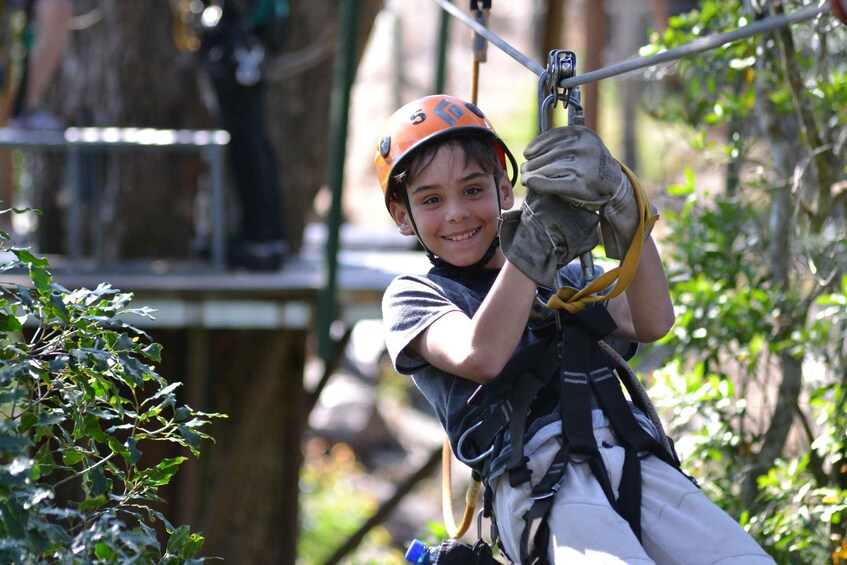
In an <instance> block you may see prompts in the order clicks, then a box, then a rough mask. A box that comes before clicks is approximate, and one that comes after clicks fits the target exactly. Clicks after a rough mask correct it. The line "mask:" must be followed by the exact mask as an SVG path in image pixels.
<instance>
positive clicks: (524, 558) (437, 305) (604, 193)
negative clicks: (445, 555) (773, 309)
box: [375, 95, 773, 564]
mask: <svg viewBox="0 0 847 565" xmlns="http://www.w3.org/2000/svg"><path fill="white" fill-rule="evenodd" d="M525 156H526V157H527V159H528V160H527V162H526V163H525V164H524V166H523V167H522V172H523V176H524V179H523V180H524V182H525V183H528V186H529V187H530V190H528V192H527V199H526V202H525V203H524V205H523V207H522V209H521V210H520V211H514V212H509V213H507V214H506V215H504V216H503V217H502V218H501V217H500V212H501V209H506V210H508V209H510V208H511V207H512V206H513V204H514V194H513V183H514V180H515V179H514V178H512V179H510V178H509V176H508V174H507V170H506V169H507V167H506V161H507V159H508V160H509V161H510V162H511V165H512V170H513V171H514V169H515V161H514V158H513V157H512V155H511V154H510V153H509V151H508V149H507V148H506V146H505V144H504V143H503V142H502V140H500V138H499V137H498V136H497V134H496V133H495V131H494V129H493V128H492V126H491V124H490V123H489V122H488V120H487V119H486V118H485V117H484V115H483V114H482V112H481V111H479V109H478V108H476V107H475V106H474V105H472V104H469V103H466V102H463V101H461V100H458V99H456V98H453V97H450V96H444V95H436V96H428V97H424V98H421V99H419V100H416V101H414V102H412V103H410V104H408V105H406V106H404V107H403V108H401V109H399V110H398V111H397V112H396V113H395V114H394V115H393V116H392V117H391V119H390V120H389V122H388V126H387V128H386V132H385V135H384V137H383V138H382V140H381V142H380V144H379V148H378V151H377V154H376V158H375V164H376V169H377V175H378V176H379V179H380V184H381V185H382V190H383V192H384V194H385V199H386V204H387V206H388V209H389V212H390V214H391V216H392V218H393V219H394V221H395V223H396V225H397V227H398V229H399V230H400V232H401V233H403V234H404V235H409V236H412V235H414V236H416V237H417V238H418V239H419V241H420V242H421V244H422V245H423V247H424V249H425V250H426V253H427V255H428V256H429V258H430V260H431V262H432V263H433V268H432V270H431V271H430V272H429V273H428V274H427V275H424V276H400V277H397V278H396V279H395V280H394V281H393V282H392V284H391V285H390V286H389V288H388V289H387V291H386V293H385V296H384V298H383V318H384V322H385V325H386V328H387V337H386V343H387V346H388V351H389V354H390V355H391V358H392V360H393V362H394V365H395V367H396V369H397V370H398V371H399V372H401V373H406V374H410V375H412V377H413V379H414V381H415V384H416V385H417V386H418V388H419V389H420V390H421V391H422V393H423V394H424V395H425V396H426V397H427V399H428V400H429V401H430V403H431V404H432V405H433V407H434V408H435V411H436V414H437V416H438V418H439V420H440V421H441V424H442V426H443V427H444V429H445V431H446V433H447V435H448V438H449V439H450V442H451V446H452V447H453V450H454V453H456V454H457V456H458V457H459V458H460V459H462V460H463V461H465V462H466V463H468V464H469V465H471V466H472V467H474V468H475V469H476V470H477V471H478V472H480V473H481V474H482V476H483V479H484V481H485V484H486V489H487V491H488V493H489V495H491V496H493V504H492V506H491V508H492V509H493V514H494V521H495V522H496V526H497V533H498V534H499V538H500V542H501V543H502V547H503V548H504V549H505V552H506V554H507V555H508V556H509V558H510V559H511V560H512V561H513V562H523V563H569V564H570V563H621V562H626V563H653V562H658V563H718V562H720V563H742V562H743V563H745V564H746V563H772V562H773V561H772V560H771V559H770V558H768V557H767V556H766V555H765V554H764V553H763V552H762V550H761V549H760V548H759V547H758V546H757V545H756V544H755V542H753V540H752V539H751V538H750V537H749V536H748V535H747V534H746V532H744V531H743V530H742V529H741V528H740V526H738V524H736V523H735V522H734V521H733V520H732V519H731V518H730V517H729V516H728V515H726V514H725V513H723V512H722V511H721V510H720V509H718V508H717V507H716V506H714V505H713V504H711V503H710V502H709V501H708V500H707V499H706V497H705V496H704V495H703V494H702V493H701V492H700V491H699V490H698V489H697V488H696V486H695V485H693V484H692V483H691V482H690V481H689V480H688V479H687V478H686V477H685V476H684V475H683V474H682V473H681V472H679V471H678V470H677V469H676V468H674V467H673V466H671V465H669V464H668V463H666V462H665V461H666V460H669V457H667V453H665V454H664V455H663V456H662V458H660V457H659V456H657V455H654V454H649V453H646V452H644V451H643V450H638V452H637V455H638V456H640V457H641V459H640V466H639V465H636V466H638V467H640V469H639V470H638V471H637V474H636V476H637V477H638V479H639V484H640V489H638V492H637V497H636V498H630V499H629V500H636V505H635V514H636V515H637V516H635V517H633V516H632V513H629V515H627V512H625V511H624V510H623V509H622V507H623V506H625V504H623V503H621V502H620V501H621V500H623V498H624V496H623V491H624V490H629V487H627V488H626V489H625V488H624V484H623V482H622V476H631V475H629V474H627V473H625V471H626V470H625V469H624V467H627V466H631V461H630V459H629V457H628V456H627V455H626V453H625V449H624V448H623V447H622V446H621V442H620V441H619V438H618V436H617V434H616V433H614V432H613V431H612V430H613V428H612V427H611V426H610V423H609V418H608V417H607V416H609V414H607V413H606V412H610V410H604V409H601V408H600V406H601V404H602V402H598V398H599V396H598V393H597V392H595V391H592V393H591V394H590V395H589V396H588V397H586V398H587V402H586V403H585V407H584V414H585V415H588V418H589V419H590V423H589V428H593V439H592V442H596V445H594V446H592V447H591V448H590V449H588V450H587V451H580V450H579V449H574V450H571V451H568V449H569V446H570V447H575V446H576V443H578V441H574V440H572V439H571V436H572V433H570V427H571V426H573V428H574V429H577V428H578V427H579V422H577V421H576V419H575V420H574V422H573V423H572V422H571V421H570V420H568V418H569V417H565V416H562V414H568V413H569V412H568V410H570V408H569V406H568V404H567V401H566V400H562V399H563V398H565V397H566V396H567V395H564V394H560V390H565V389H566V386H567V385H566V384H565V381H564V380H563V381H562V382H561V383H562V384H558V385H557V386H558V388H557V386H556V385H555V383H553V381H556V379H547V378H546V377H547V376H549V375H548V373H550V372H551V370H550V367H551V365H552V366H553V367H554V369H555V368H556V367H558V362H559V355H558V354H557V353H556V352H557V349H556V347H555V344H554V346H553V347H547V346H545V347H542V348H541V349H538V348H537V346H536V344H539V343H541V344H545V343H549V339H548V338H549V335H550V333H551V327H552V324H551V323H550V320H549V316H548V319H546V320H541V321H533V320H531V319H530V312H531V311H532V310H533V303H534V302H535V300H536V295H542V294H544V293H548V294H549V292H550V289H552V288H554V287H558V286H562V285H563V284H570V285H572V286H577V287H579V286H582V285H584V284H585V281H584V280H581V277H580V275H579V269H578V268H574V267H573V266H566V267H563V268H561V269H560V268H559V267H560V266H561V265H565V264H567V263H569V262H570V261H571V260H572V259H573V258H574V257H576V256H577V255H578V254H580V253H582V252H584V251H587V250H590V249H591V248H592V247H594V246H595V245H596V243H597V241H598V238H597V229H596V228H597V225H598V223H600V224H601V226H600V227H601V228H602V231H603V234H604V242H605V243H606V247H607V250H609V249H610V248H611V249H613V250H614V253H615V254H617V255H618V256H619V257H620V256H623V254H625V252H626V249H627V248H628V246H629V243H630V241H631V239H632V236H633V234H632V231H631V230H632V226H633V225H634V224H637V210H634V209H633V203H634V202H635V199H634V196H633V195H632V192H633V188H632V184H631V183H630V180H629V178H628V177H627V176H626V175H625V174H624V173H623V171H622V170H621V168H620V166H619V165H618V164H617V162H615V161H614V160H613V159H612V158H611V156H610V155H609V153H608V150H607V149H606V148H605V146H604V145H603V144H602V141H600V140H599V138H597V136H596V135H595V134H594V133H593V132H591V131H590V130H587V129H586V128H576V127H573V128H559V129H558V130H552V131H551V132H547V133H546V134H543V135H542V136H540V137H539V138H538V139H536V140H535V141H534V142H533V143H531V144H530V146H529V147H528V148H527V151H525ZM592 210H594V211H599V212H600V214H599V215H598V214H597V213H595V212H594V211H592ZM634 218H635V219H634ZM500 222H502V230H500V233H499V235H500V237H502V238H503V247H502V248H501V247H500V245H499V238H498V228H499V227H500ZM504 249H505V252H504ZM557 271H558V272H557ZM545 287H546V288H545ZM599 308H605V310H607V311H608V314H610V315H611V318H612V319H613V320H614V324H615V325H616V329H614V331H613V332H612V333H611V335H609V336H607V337H605V339H604V340H603V341H604V343H605V344H606V346H611V347H612V348H613V349H615V350H616V351H617V352H618V353H620V354H621V355H626V356H631V355H632V353H633V351H632V348H633V347H634V343H638V342H642V343H647V342H651V341H655V340H657V339H659V338H660V337H662V336H663V335H665V333H667V331H668V330H669V329H670V327H671V325H672V324H673V319H674V318H673V307H672V304H671V301H670V296H669V293H668V286H667V281H666V279H665V274H664V269H663V266H662V263H661V260H660V257H659V254H658V252H657V250H656V246H655V244H654V243H653V240H652V238H650V237H649V236H648V237H647V238H646V240H645V241H644V246H643V250H642V255H641V261H640V264H639V267H638V270H637V273H636V275H635V276H634V278H633V280H632V282H631V283H630V284H629V286H628V287H627V288H626V290H625V292H623V293H622V294H620V295H619V296H617V297H615V298H613V299H611V300H609V301H608V302H607V303H606V304H605V306H600V307H599ZM605 310H604V313H605ZM610 327H611V326H610ZM545 336H547V337H545ZM544 339H548V341H547V342H545V341H544ZM564 346H565V347H567V342H564ZM631 346H632V347H631ZM527 351H529V352H532V354H531V355H526V353H525V352H527ZM537 351H541V352H543V354H542V355H536V354H535V353H536V352H537ZM574 353H576V355H577V356H579V355H589V354H588V352H587V351H586V352H585V353H581V352H580V351H576V352H574V351H564V352H563V355H565V356H566V355H573V354H574ZM551 359H552V363H551ZM510 360H511V363H510ZM516 365H526V366H527V367H528V370H527V371H525V372H524V371H523V369H524V368H526V367H518V368H517V370H515V366H516ZM552 372H553V373H555V374H556V375H557V376H558V374H559V373H558V370H554V371H552ZM562 374H563V375H565V374H566V373H565V372H564V371H563V373H562ZM535 377H539V378H535ZM515 378H517V380H514V379H515ZM557 382H558V381H557ZM615 382H617V381H615ZM504 383H505V384H504ZM539 383H540V384H539ZM479 385H483V387H480V386H479ZM592 386H593V384H592ZM510 387H511V388H510ZM533 387H534V388H533ZM478 388H481V389H483V390H485V389H488V390H489V391H495V390H512V394H519V393H520V392H521V391H526V390H528V389H531V390H532V391H533V392H532V393H531V394H530V395H529V396H531V398H524V399H523V400H521V401H518V400H515V399H516V398H517V397H513V399H512V400H514V402H513V404H510V405H509V410H508V411H505V410H504V411H497V410H488V411H486V409H487V408H488V407H490V406H494V404H495V402H496V401H497V396H496V394H489V395H488V396H487V397H484V398H483V399H482V400H481V401H480V400H479V397H480V396H485V395H484V394H479V393H477V389H478ZM618 388H619V387H618ZM516 391H517V392H516ZM474 393H477V394H476V395H475V394H474ZM472 397H473V398H472ZM560 400H561V402H560ZM600 400H603V399H602V398H600ZM524 401H525V403H524V405H523V407H522V409H520V410H519V409H518V408H517V406H516V403H518V402H524ZM480 403H481V405H480ZM603 405H604V406H605V404H603ZM497 406H502V405H497ZM632 410H633V411H634V413H635V417H636V419H637V421H638V422H639V424H640V425H641V427H643V428H644V429H645V430H647V431H648V432H649V433H650V434H651V437H654V438H655V437H657V436H658V432H657V430H656V428H655V427H654V426H652V424H651V423H650V421H649V420H648V419H647V418H645V417H644V416H643V414H642V413H641V412H640V411H638V410H637V409H635V408H633V409H632ZM501 412H503V413H506V414H508V416H507V420H508V423H507V424H506V426H507V427H509V430H508V431H506V430H505V428H498V429H496V432H497V433H496V434H493V439H492V440H491V442H490V444H489V443H487V442H485V444H479V442H476V443H474V438H478V437H479V434H477V433H476V432H479V431H480V430H482V429H486V427H487V424H488V423H489V422H490V421H491V419H496V418H495V417H496V416H497V415H498V414H500V413H501ZM627 412H628V413H629V408H627ZM480 414H483V415H487V416H488V417H489V418H490V419H489V420H488V421H486V420H485V419H484V418H482V417H481V416H480ZM580 417H581V416H580ZM562 420H565V424H564V425H565V429H566V432H565V433H563V432H562V430H563V428H562ZM628 421H629V420H628ZM634 427H638V425H637V424H636V425H635V426H634ZM614 429H615V431H619V430H618V428H617V427H615V428H614ZM639 431H640V428H639ZM591 434H592V431H589V435H591ZM518 436H520V437H519V439H516V438H518ZM469 437H470V438H471V439H468V438H469ZM520 440H523V441H520ZM650 441H653V440H652V439H651V440H648V442H650ZM470 444H474V448H472V449H471V448H468V447H467V446H468V445H470ZM654 444H655V442H653V444H651V445H654ZM644 445H647V444H644ZM656 445H657V444H656ZM514 451H517V452H519V453H518V454H517V456H514V454H513V453H512V452H514ZM469 452H473V453H472V455H468V453H469ZM656 453H658V450H656ZM569 454H570V455H569ZM592 454H596V457H593V455H592ZM663 459H664V460H663ZM563 460H564V461H563ZM637 461H638V459H637V458H636V462H637ZM555 469H561V470H563V473H561V474H560V475H558V476H554V474H553V471H554V470H555ZM598 469H599V470H600V471H602V472H598ZM548 471H550V472H549V473H548ZM549 477H553V478H554V479H555V480H554V481H552V484H551V488H549V489H548V491H547V492H546V493H544V494H543V495H541V496H537V494H538V493H537V491H534V490H533V489H534V488H535V489H537V488H539V484H540V483H544V482H546V481H547V479H548V478H549ZM537 499H539V500H540V499H544V500H547V501H549V502H550V504H549V505H547V506H545V507H544V509H543V512H541V514H540V515H538V516H537V515H536V514H538V513H537V512H536V510H537V508H538V506H534V503H535V502H536V500H537ZM539 516H540V518H541V519H540V520H538V521H536V520H535V518H537V517H539ZM539 524H541V526H540V527H539V526H538V525H539ZM539 532H540V533H539Z"/></svg>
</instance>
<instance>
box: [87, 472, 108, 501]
mask: <svg viewBox="0 0 847 565" xmlns="http://www.w3.org/2000/svg"><path fill="white" fill-rule="evenodd" d="M88 480H89V481H90V484H91V487H90V488H91V494H93V495H94V496H95V497H99V496H100V495H102V494H104V493H105V492H106V491H107V490H109V488H110V487H111V486H112V481H111V480H110V479H107V478H106V473H105V472H104V471H103V467H102V466H99V467H94V468H93V469H91V470H90V471H88Z"/></svg>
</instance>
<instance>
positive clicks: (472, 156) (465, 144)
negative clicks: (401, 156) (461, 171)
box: [393, 134, 503, 194]
mask: <svg viewBox="0 0 847 565" xmlns="http://www.w3.org/2000/svg"><path fill="white" fill-rule="evenodd" d="M496 143H497V142H496V141H495V140H494V139H493V138H490V137H484V136H480V135H461V134H459V135H454V136H450V137H447V138H440V139H436V140H434V141H432V142H431V143H427V144H426V145H423V146H421V147H420V148H418V149H416V150H415V152H414V153H413V154H412V155H410V156H409V157H408V158H407V159H405V160H404V161H405V162H403V163H400V166H399V170H398V172H397V173H396V174H395V175H394V176H393V180H394V183H395V185H394V188H395V190H396V191H397V193H398V194H400V191H401V190H402V191H405V190H406V185H407V184H408V183H409V182H411V181H412V180H414V179H415V177H417V176H418V175H419V174H421V172H422V171H423V170H424V169H425V168H426V167H427V166H429V164H430V163H431V162H432V160H433V159H434V158H435V154H436V153H437V152H438V150H439V149H441V148H442V147H444V146H445V145H449V146H451V147H454V148H455V147H460V148H461V149H462V150H463V151H464V153H465V165H466V166H467V165H468V164H470V163H475V164H477V165H479V166H480V167H481V168H482V170H483V171H484V172H486V173H489V174H491V175H494V176H495V177H496V176H497V175H499V174H500V172H501V171H502V170H503V165H502V164H501V162H500V156H499V154H498V152H497V150H496V148H495V144H496Z"/></svg>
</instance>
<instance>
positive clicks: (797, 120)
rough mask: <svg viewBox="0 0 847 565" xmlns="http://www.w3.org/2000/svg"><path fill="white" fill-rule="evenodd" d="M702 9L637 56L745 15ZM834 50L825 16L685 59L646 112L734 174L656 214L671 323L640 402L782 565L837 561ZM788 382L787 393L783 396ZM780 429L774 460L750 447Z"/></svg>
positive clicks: (846, 227)
mask: <svg viewBox="0 0 847 565" xmlns="http://www.w3.org/2000/svg"><path fill="white" fill-rule="evenodd" d="M802 4H804V3H802V2H793V1H785V2H776V0H767V1H765V2H761V3H756V5H757V6H761V7H763V8H764V9H768V8H778V7H780V6H781V7H782V8H783V9H784V10H785V11H786V12H790V11H792V10H794V9H797V8H798V7H799V6H801V5H802ZM806 4H807V3H806ZM700 5H701V10H699V11H695V12H692V13H690V14H686V15H683V16H680V17H678V18H675V19H673V20H672V21H671V22H670V26H669V28H668V30H667V31H666V32H664V33H663V34H661V35H659V34H654V37H653V40H652V41H653V43H652V45H651V47H650V49H649V50H652V51H659V50H663V49H668V48H671V47H674V46H677V45H680V44H683V43H685V42H688V41H691V40H692V39H695V38H697V37H701V36H705V35H709V34H711V33H718V32H723V31H727V30H729V29H734V28H736V27H738V26H740V25H743V24H745V23H748V22H750V21H752V19H753V18H754V14H752V13H750V12H748V11H746V10H748V9H749V8H745V5H746V3H739V2H731V1H729V0H704V1H703V2H701V4H700ZM845 40H847V31H845V29H844V26H842V25H840V24H837V23H836V21H835V20H834V18H831V17H824V18H821V19H820V20H819V21H817V22H815V23H814V25H811V24H804V25H797V26H793V27H792V28H791V31H790V33H789V34H788V35H787V39H786V36H785V35H783V36H780V37H777V36H776V35H771V36H767V37H765V38H762V37H756V38H751V39H748V40H742V41H738V42H735V43H733V44H730V45H725V46H723V47H721V48H719V49H714V50H711V51H710V52H708V53H705V54H702V55H698V56H692V57H688V58H686V59H684V60H681V61H680V62H679V63H678V65H676V66H675V71H676V72H677V76H676V77H675V78H676V80H675V81H674V82H673V85H672V86H671V87H667V85H665V87H666V88H668V90H666V91H665V96H662V97H661V99H659V98H654V100H659V101H660V103H653V104H648V108H649V110H650V111H651V112H652V113H653V115H654V116H656V117H658V118H660V119H662V120H667V121H668V122H670V123H672V124H675V125H676V124H683V125H686V126H689V127H691V128H693V134H692V143H691V144H692V146H693V147H695V148H696V149H698V150H701V151H702V149H703V148H705V147H717V148H720V150H721V151H720V154H721V155H722V156H723V157H722V159H721V161H720V163H721V164H731V165H732V166H733V168H734V172H735V177H734V180H733V181H732V183H731V182H729V179H730V175H729V174H727V177H726V178H727V179H728V182H727V192H726V193H725V194H718V195H715V194H707V193H705V192H704V191H703V190H702V189H701V188H700V187H698V184H697V179H696V175H695V173H694V172H693V171H687V172H686V180H685V182H684V183H683V184H682V185H681V186H676V187H671V188H670V189H669V193H670V194H671V195H673V196H676V197H679V198H680V199H681V200H683V201H682V202H681V203H680V206H679V207H678V208H677V210H676V211H671V210H665V211H664V217H665V220H666V222H667V227H668V228H669V229H668V234H669V235H668V237H667V240H666V243H667V244H668V246H669V248H671V249H672V252H671V253H670V256H669V261H668V263H669V275H670V277H669V278H670V281H671V289H672V293H673V295H674V300H675V303H676V304H677V308H678V309H677V324H676V326H675V327H674V330H673V332H672V334H671V335H670V336H668V338H667V339H666V343H665V349H666V350H667V351H669V352H670V354H669V356H668V359H667V362H666V364H665V366H664V367H663V368H661V369H660V370H659V371H657V372H656V373H655V375H654V377H655V385H654V386H653V387H652V389H651V395H652V396H653V398H654V400H656V401H657V404H660V405H661V407H662V408H663V409H664V410H665V411H666V414H667V417H668V419H669V423H670V426H669V427H670V428H671V429H672V430H673V433H674V434H675V435H677V436H680V438H681V441H680V442H679V443H678V446H679V448H680V451H681V454H682V455H683V456H684V458H685V459H686V462H685V466H686V468H687V469H688V470H689V471H690V472H692V473H693V474H695V475H696V476H698V477H699V478H700V479H701V484H702V485H703V487H704V490H705V491H706V492H707V494H709V495H710V497H711V498H712V499H713V500H715V501H716V502H717V503H718V504H719V505H721V506H722V507H724V508H725V509H726V510H727V511H728V512H730V513H731V514H732V515H734V516H736V517H737V518H739V520H740V521H741V523H742V524H743V525H744V526H745V527H746V528H747V529H748V530H749V531H750V532H751V533H752V534H753V535H754V536H755V537H756V538H757V540H758V541H759V542H760V543H761V544H762V545H763V546H764V547H765V548H766V549H767V550H768V551H769V552H770V553H771V554H772V555H773V556H774V557H775V558H776V559H777V561H778V562H779V563H826V562H833V560H834V561H835V562H836V563H837V562H839V561H838V559H844V558H845V557H847V551H845V548H847V543H845V537H847V535H845V533H847V507H846V506H845V502H844V501H845V500H847V439H845V438H847V376H845V375H847V373H845V371H844V367H845V366H847V365H845V363H846V362H847V359H845V357H847V350H845V348H844V343H845V341H847V298H845V296H847V263H845V260H844V257H847V214H845V202H844V191H843V186H844V183H845V177H847V170H845V167H844V162H845V161H847V154H845V144H844V143H843V142H841V141H839V140H842V139H844V137H845V136H847V109H845V106H844V104H843V101H844V100H845V95H846V94H847V92H845V81H844V75H845V72H847V54H845V52H844V51H843V50H842V49H840V47H839V48H837V49H836V48H835V46H837V45H843V42H844V41H845ZM786 46H788V48H793V49H794V52H793V55H792V58H788V59H786V57H785V56H784V53H785V52H789V53H790V52H791V51H790V49H789V51H785V49H786V48H787V47H786ZM657 76H658V75H657ZM792 76H793V77H797V78H798V82H799V88H796V86H797V85H796V84H795V87H792V84H791V82H790V81H789V78H790V77H792ZM716 126H720V127H719V128H718V127H716ZM727 126H728V127H727ZM727 134H728V135H727ZM813 134H814V135H813ZM815 140H817V141H816V142H817V143H819V144H820V145H817V146H812V145H811V143H812V142H813V141H815ZM786 147H788V148H790V149H789V150H788V151H786V150H785V149H786ZM776 156H779V157H778V159H779V160H777V159H776ZM832 163H836V164H837V166H835V167H832V166H831V164H832ZM786 187H788V189H790V190H788V189H787V188H786ZM791 371H794V372H795V373H799V375H800V379H799V381H798V385H797V387H798V389H797V390H796V391H794V390H791V389H790V387H789V388H788V389H786V388H785V387H783V386H782V385H783V383H784V382H785V381H786V379H789V373H790V372H791ZM789 382H793V381H789ZM784 422H788V423H789V424H791V425H792V427H791V428H790V433H788V434H787V435H785V439H784V440H780V442H781V443H779V444H778V445H777V447H779V448H780V449H781V451H780V453H778V454H777V455H776V456H774V455H772V454H771V452H770V451H768V452H765V450H764V446H765V445H766V444H767V443H768V442H769V441H770V442H771V447H772V446H773V441H774V440H773V438H774V437H782V435H781V433H780V431H779V429H778V426H784V425H785V424H784ZM775 430H776V433H774V432H775ZM751 469H757V472H756V473H755V474H754V475H752V476H751ZM748 485H752V486H753V488H752V490H750V489H748V488H747V486H748ZM836 556H839V557H836Z"/></svg>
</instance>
